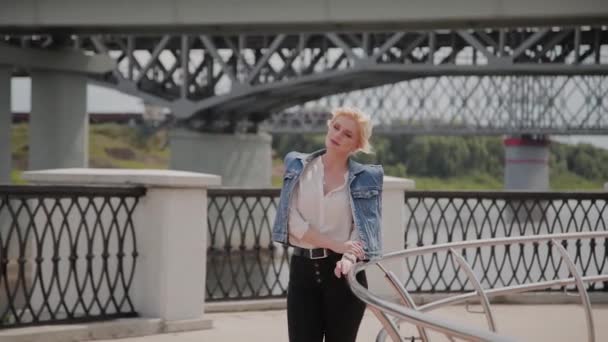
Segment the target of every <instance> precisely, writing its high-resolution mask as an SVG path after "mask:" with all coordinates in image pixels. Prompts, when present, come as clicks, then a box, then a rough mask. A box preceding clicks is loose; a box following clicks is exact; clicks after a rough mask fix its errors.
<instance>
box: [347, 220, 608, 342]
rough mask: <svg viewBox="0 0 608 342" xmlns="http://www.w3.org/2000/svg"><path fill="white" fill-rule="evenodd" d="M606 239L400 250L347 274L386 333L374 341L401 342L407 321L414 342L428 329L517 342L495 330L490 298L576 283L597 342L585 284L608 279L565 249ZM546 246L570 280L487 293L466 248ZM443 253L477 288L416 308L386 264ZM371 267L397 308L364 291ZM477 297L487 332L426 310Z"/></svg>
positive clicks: (589, 236)
mask: <svg viewBox="0 0 608 342" xmlns="http://www.w3.org/2000/svg"><path fill="white" fill-rule="evenodd" d="M595 239H603V240H606V239H608V231H599V232H577V233H562V234H545V235H533V236H517V237H503V238H494V239H481V240H473V241H461V242H451V243H443V244H437V245H432V246H424V247H416V248H412V249H408V250H403V251H398V252H394V253H390V254H387V255H385V256H384V257H383V258H382V259H379V260H374V261H371V262H369V263H358V264H356V265H355V267H353V269H352V270H351V271H350V272H349V274H348V282H349V285H350V288H351V289H352V291H353V293H355V295H356V296H357V297H359V298H360V299H361V300H362V301H364V302H365V303H366V304H367V305H368V308H369V309H370V310H371V311H372V312H373V313H374V314H375V315H376V317H377V318H378V320H379V321H380V322H381V324H382V326H383V328H382V330H381V331H380V332H379V334H378V337H377V339H376V341H378V342H381V341H384V340H385V339H386V338H387V337H390V338H391V339H392V340H393V341H403V339H404V338H403V336H401V333H400V330H399V325H400V324H401V323H403V322H407V323H411V324H413V325H414V326H415V327H416V328H417V331H418V336H411V337H410V338H409V339H411V340H412V341H413V340H415V339H419V340H422V341H428V330H432V331H434V332H438V333H441V334H443V335H445V336H446V337H447V338H448V339H450V340H452V341H453V340H454V338H459V339H464V340H467V341H513V339H512V338H510V337H507V336H504V335H500V334H498V333H497V331H496V325H495V316H494V314H493V311H492V307H491V304H490V300H489V298H491V297H493V296H498V295H505V294H513V293H522V292H527V291H532V290H539V289H545V288H552V287H555V286H561V287H563V286H566V285H569V284H572V285H574V286H575V288H576V290H577V291H578V294H579V296H580V298H581V304H582V306H583V308H584V311H585V319H586V328H587V336H588V340H589V341H595V323H594V320H593V315H592V311H591V304H590V301H589V295H588V291H587V288H586V287H585V285H584V283H585V282H600V281H602V282H606V281H608V274H597V275H593V276H583V275H582V273H581V272H580V271H579V268H578V267H577V265H576V264H575V261H574V260H573V259H572V258H571V257H570V255H569V254H568V252H567V250H566V248H565V247H564V246H566V245H567V243H566V241H568V240H576V241H581V240H595ZM542 242H547V243H548V245H549V248H550V249H555V250H556V256H557V257H558V258H559V259H560V262H561V263H562V265H563V268H564V269H565V270H566V271H567V273H568V275H567V276H566V277H563V278H561V279H554V280H550V281H538V282H530V283H527V284H519V285H513V286H506V287H501V288H484V287H483V286H482V285H481V281H480V279H479V278H478V277H477V275H476V274H475V272H474V271H473V269H472V267H471V264H470V263H469V261H468V260H467V259H466V257H465V253H464V251H465V250H467V249H477V250H479V249H485V248H488V247H489V248H494V247H496V246H515V245H527V244H538V243H542ZM440 252H447V253H448V254H449V255H450V258H451V259H452V260H453V263H452V266H453V267H454V268H455V270H454V271H455V272H456V273H463V274H464V276H465V277H466V278H467V279H468V280H469V281H470V282H471V283H472V284H473V287H474V289H473V290H472V291H469V292H468V293H464V294H456V295H453V296H451V297H447V298H444V299H440V300H435V301H433V302H431V303H428V304H426V305H423V306H417V305H416V303H414V301H413V300H412V298H411V296H410V294H409V292H408V291H407V290H406V288H405V287H404V286H403V285H402V284H401V282H400V281H399V278H398V277H397V276H396V275H395V273H393V272H392V271H390V270H388V269H387V268H386V267H385V266H384V265H383V263H386V262H387V261H389V260H394V259H399V260H400V259H409V258H417V257H420V256H424V255H435V254H437V253H440ZM372 266H378V267H379V268H380V269H381V270H382V271H383V272H384V274H385V277H386V280H387V281H388V282H389V284H390V285H391V286H392V288H393V289H394V290H395V294H396V295H397V296H398V298H399V300H400V303H399V304H397V303H395V302H392V301H390V300H388V299H386V298H382V297H381V296H378V295H375V294H373V293H371V291H369V290H368V289H367V288H365V287H363V286H362V285H361V284H359V283H358V282H357V280H356V274H357V273H359V272H360V271H364V270H366V269H368V268H370V267H372ZM475 298H477V299H478V300H479V302H480V303H481V305H482V307H483V314H484V315H485V316H486V321H487V324H488V330H483V329H479V328H475V327H470V326H463V325H462V324H455V323H454V322H452V321H450V320H447V319H445V318H439V317H437V316H435V315H432V314H428V313H427V311H430V310H434V309H437V308H440V307H443V306H446V305H451V304H458V303H463V302H466V301H467V300H470V299H475Z"/></svg>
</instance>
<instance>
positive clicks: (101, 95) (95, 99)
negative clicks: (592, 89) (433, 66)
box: [11, 77, 608, 149]
mask: <svg viewBox="0 0 608 342" xmlns="http://www.w3.org/2000/svg"><path fill="white" fill-rule="evenodd" d="M30 94H31V83H30V79H29V78H26V77H13V79H12V89H11V100H12V102H11V104H12V111H13V113H24V112H25V113H29V111H30ZM87 111H88V112H89V113H117V112H119V113H121V112H123V113H133V112H135V113H142V112H143V111H144V106H143V101H142V100H141V99H139V98H137V97H134V96H131V95H126V94H123V93H121V92H119V91H116V90H113V89H109V88H104V87H101V86H97V85H92V84H89V85H88V86H87ZM551 139H553V140H557V141H560V142H565V143H572V144H575V143H580V142H582V143H589V144H592V145H595V146H598V147H602V148H604V149H608V136H606V135H604V136H574V135H573V136H552V137H551Z"/></svg>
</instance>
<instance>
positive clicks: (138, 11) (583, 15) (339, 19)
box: [0, 0, 608, 32]
mask: <svg viewBox="0 0 608 342" xmlns="http://www.w3.org/2000/svg"><path fill="white" fill-rule="evenodd" d="M1 7H2V9H1V10H0V32H15V31H16V30H19V31H30V32H34V31H38V32H39V31H40V30H48V29H55V30H58V31H62V32H84V31H89V32H102V31H103V32H108V31H115V32H116V31H121V32H125V31H140V32H141V31H142V30H146V31H156V32H158V31H159V30H161V31H164V32H166V31H183V30H185V29H192V30H197V31H199V32H200V30H208V31H217V30H222V31H223V32H225V31H226V30H228V29H234V30H237V31H238V30H243V29H246V30H247V31H248V32H251V31H252V30H269V29H270V30H276V29H281V30H290V29H292V30H294V29H295V30H302V29H307V30H315V29H316V30H322V31H325V30H328V29H331V30H352V29H357V28H359V29H360V28H374V27H375V28H378V27H382V28H385V29H386V28H387V27H446V26H452V27H454V26H459V27H463V26H466V27H472V26H484V25H485V26H488V25H491V26H496V25H502V24H507V25H509V24H510V25H514V24H515V25H517V24H521V23H524V22H525V23H527V24H530V23H536V24H543V25H553V24H572V23H581V22H582V23H586V24H592V23H605V19H606V18H607V17H608V2H605V1H603V2H602V1H596V0H579V1H561V2H555V1H551V0H526V1H520V0H511V1H503V0H487V1H479V0H467V1H463V0H460V1H443V0H427V1H415V2H407V1H392V0H377V1H375V2H374V3H373V6H370V2H369V1H362V0H357V1H353V0H314V1H300V0H290V1H228V2H227V1H223V0H205V1H185V0H171V1H169V0H162V1H158V0H156V1H150V0H131V1H128V2H125V1H124V0H105V1H97V0H83V1H73V0H53V1H39V0H21V1H15V2H9V1H5V4H3V5H2V6H1Z"/></svg>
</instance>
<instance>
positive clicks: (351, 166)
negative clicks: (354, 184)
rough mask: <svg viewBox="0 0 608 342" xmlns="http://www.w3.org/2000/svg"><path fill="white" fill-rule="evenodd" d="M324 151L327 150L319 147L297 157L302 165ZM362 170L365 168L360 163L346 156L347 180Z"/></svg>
mask: <svg viewBox="0 0 608 342" xmlns="http://www.w3.org/2000/svg"><path fill="white" fill-rule="evenodd" d="M326 151H327V150H326V149H320V150H317V151H314V152H312V153H310V154H301V155H298V156H297V158H298V159H300V160H302V163H303V164H304V165H306V164H308V162H310V161H311V160H313V159H315V158H317V157H320V156H322V155H324V154H325V152H326ZM364 170H365V168H364V167H363V165H362V164H360V163H358V162H356V161H354V160H353V159H352V158H348V175H349V176H348V178H349V180H352V179H353V178H355V176H356V175H357V174H359V173H361V172H363V171H364Z"/></svg>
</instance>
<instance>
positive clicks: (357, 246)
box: [335, 240, 365, 259]
mask: <svg viewBox="0 0 608 342" xmlns="http://www.w3.org/2000/svg"><path fill="white" fill-rule="evenodd" d="M335 252H336V253H340V254H344V253H350V254H352V255H354V256H356V257H357V258H358V259H363V258H364V257H365V252H364V251H363V243H362V242H361V241H353V240H348V241H346V242H343V243H342V244H340V247H339V248H338V250H336V251H335Z"/></svg>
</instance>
